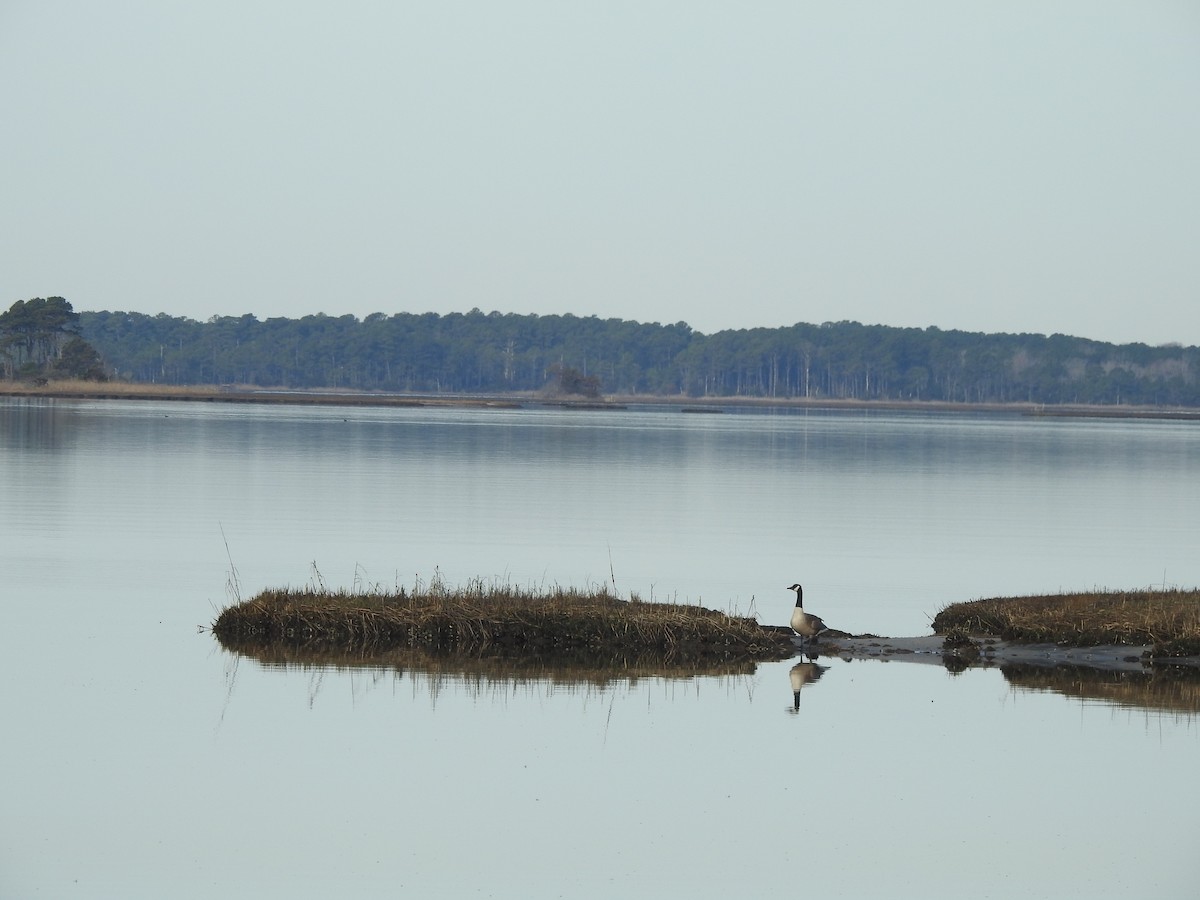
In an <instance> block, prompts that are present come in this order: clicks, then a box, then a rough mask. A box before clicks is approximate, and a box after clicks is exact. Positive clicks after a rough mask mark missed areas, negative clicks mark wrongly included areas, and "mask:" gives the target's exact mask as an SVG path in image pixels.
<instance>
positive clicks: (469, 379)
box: [0, 297, 1200, 407]
mask: <svg viewBox="0 0 1200 900" xmlns="http://www.w3.org/2000/svg"><path fill="white" fill-rule="evenodd" d="M0 362H2V363H3V364H4V376H5V378H6V379H7V380H9V381H27V382H38V381H45V380H46V379H55V378H83V379H89V380H101V379H104V378H108V379H112V380H116V381H121V382H126V383H131V384H141V385H158V386H175V387H186V386H194V385H222V386H226V387H244V386H264V387H276V388H285V389H291V390H336V391H364V392H391V393H408V394H435V395H452V394H497V395H502V394H519V393H530V392H540V391H546V390H547V389H549V390H551V391H554V392H556V393H558V394H562V395H582V396H586V397H593V398H595V397H599V396H601V395H606V396H675V397H688V398H742V399H746V400H750V399H756V398H758V399H766V400H777V401H786V400H803V401H844V402H875V403H879V402H885V403H887V402H899V403H908V402H924V403H952V404H1039V405H1040V404H1045V405H1056V406H1058V405H1066V404H1076V405H1102V406H1104V405H1108V406H1152V407H1200V377H1198V376H1200V347H1196V346H1183V345H1180V344H1170V345H1164V346H1159V347H1150V346H1147V345H1145V344H1109V343H1104V342H1101V341H1093V340H1089V339H1087V338H1080V337H1070V336H1067V335H1061V334H1056V335H1051V336H1046V335H1041V334H983V333H976V332H965V331H946V330H942V329H939V328H933V327H930V328H923V329H922V328H896V327H890V326H884V325H862V324H859V323H857V322H826V323H823V324H820V325H813V324H807V323H803V322H800V323H797V324H795V325H791V326H787V327H781V328H752V329H743V330H736V331H721V332H716V333H714V334H708V335H706V334H702V333H700V332H698V331H694V330H693V329H692V328H691V327H690V326H688V325H687V323H685V322H676V323H674V324H669V325H662V324H659V323H657V322H652V323H640V322H633V321H628V320H622V319H600V318H597V317H595V316H585V317H580V316H574V315H569V314H566V315H545V316H538V315H517V314H512V313H508V314H502V313H498V312H491V313H484V312H481V311H479V310H477V309H476V310H471V311H470V312H468V313H450V314H447V315H439V314H437V313H423V314H416V313H396V314H394V315H385V314H383V313H374V314H372V315H369V316H367V317H366V318H363V319H359V318H357V317H355V316H352V315H345V316H336V317H335V316H327V315H311V316H304V317H302V318H297V319H291V318H271V319H266V320H259V319H258V318H257V317H255V316H253V315H249V314H247V315H242V316H213V317H212V318H210V319H208V320H207V321H204V322H200V321H196V320H194V319H189V318H185V317H179V316H169V315H166V314H162V313H160V314H158V315H149V314H146V313H138V312H108V311H102V312H82V313H76V312H75V311H74V310H73V309H72V308H71V305H70V303H68V302H67V301H66V300H64V299H63V298H61V297H52V298H49V299H48V300H43V299H40V298H38V299H35V300H30V301H18V302H17V303H16V304H14V305H13V307H12V308H11V309H10V310H9V311H8V312H6V313H3V314H0Z"/></svg>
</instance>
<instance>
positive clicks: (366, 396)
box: [0, 380, 1200, 421]
mask: <svg viewBox="0 0 1200 900" xmlns="http://www.w3.org/2000/svg"><path fill="white" fill-rule="evenodd" d="M0 397H28V398H46V399H64V400H147V401H179V402H201V403H260V404H291V405H312V406H346V407H397V408H412V407H435V408H436V407H451V408H459V409H522V408H525V407H544V406H554V407H563V408H568V409H579V410H611V409H627V408H636V407H639V406H654V407H661V406H675V407H679V409H680V411H681V412H685V413H698V412H703V413H720V412H724V411H726V410H738V409H827V410H843V411H847V410H863V411H867V410H889V411H911V412H939V413H956V412H957V413H977V412H999V413H1012V414H1017V415H1026V416H1045V417H1067V418H1075V417H1080V418H1082V417H1089V418H1122V419H1168V420H1181V421H1200V409H1195V408H1191V407H1167V406H1133V405H1117V406H1112V405H1089V404H1070V403H1063V404H1053V405H1048V404H1041V403H968V402H951V401H940V400H851V399H837V398H828V397H824V398H804V397H751V396H743V397H690V396H683V395H654V394H637V395H607V396H604V397H600V398H593V397H585V396H582V395H575V394H561V393H554V392H531V391H523V392H522V391H516V392H511V393H481V394H451V393H442V394H429V393H387V392H382V391H354V390H334V389H312V390H289V389H282V388H278V389H276V388H263V387H252V386H247V385H236V386H235V385H163V384H141V383H133V382H121V381H104V382H97V381H84V380H51V381H48V382H46V383H45V384H31V383H29V382H21V381H0Z"/></svg>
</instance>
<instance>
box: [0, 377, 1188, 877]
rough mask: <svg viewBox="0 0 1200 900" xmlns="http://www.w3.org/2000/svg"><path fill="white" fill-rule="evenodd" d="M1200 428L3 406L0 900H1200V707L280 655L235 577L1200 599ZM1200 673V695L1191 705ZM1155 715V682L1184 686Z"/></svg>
mask: <svg viewBox="0 0 1200 900" xmlns="http://www.w3.org/2000/svg"><path fill="white" fill-rule="evenodd" d="M1197 510H1200V427H1197V423H1188V422H1155V421H1136V422H1129V421H1119V420H1066V419H1061V420H1060V419H1035V418H1025V417H1018V416H986V415H944V414H941V415H939V414H930V415H924V414H917V413H912V414H899V413H880V412H865V413H864V412H856V413H836V412H819V413H818V412H808V413H795V412H789V413H766V412H763V413H737V414H727V415H681V414H680V413H679V412H678V410H676V409H669V408H662V409H657V410H655V409H644V410H629V411H587V412H583V411H572V410H562V409H541V408H530V409H521V410H450V409H408V410H395V409H341V408H339V409H330V408H313V407H305V406H281V407H276V406H235V405H221V404H191V403H170V402H163V403H151V402H112V401H110V402H86V401H31V400H21V399H5V400H0V511H2V515H0V572H2V573H3V587H2V588H0V591H2V593H0V598H2V599H0V609H2V610H3V616H4V629H3V631H2V632H0V667H2V668H3V675H4V684H5V687H4V689H3V690H2V691H0V724H2V727H3V734H4V738H3V740H2V741H0V765H2V766H3V771H4V772H5V773H6V777H5V779H4V786H3V788H2V789H0V790H2V793H0V897H5V898H7V897H54V898H61V897H87V898H110V897H111V898H139V897H147V898H149V897H154V898H161V897H174V898H187V897H288V898H306V897H324V896H327V895H329V894H332V893H335V892H336V893H338V894H342V895H346V896H355V897H397V896H409V895H411V896H438V897H441V896H445V897H613V896H621V897H637V896H686V897H723V898H724V897H731V896H748V895H762V894H767V893H780V892H788V893H789V894H791V893H795V894H799V895H809V896H824V897H861V896H888V897H919V898H923V900H931V898H939V897H960V896H963V895H968V896H981V897H1005V898H1010V897H1055V898H1068V897H1080V898H1083V897H1086V898H1103V897H1125V898H1128V897H1131V896H1134V897H1136V896H1154V897H1158V898H1172V897H1179V898H1183V897H1195V896H1197V891H1198V883H1200V864H1198V863H1197V862H1196V856H1195V847H1196V845H1197V839H1198V838H1200V824H1198V823H1197V820H1196V816H1195V810H1196V808H1197V801H1198V800H1200V796H1198V795H1200V775H1198V770H1197V761H1198V760H1200V718H1198V710H1197V706H1198V704H1197V702H1196V701H1195V694H1194V693H1191V692H1189V691H1188V690H1186V689H1185V690H1183V691H1182V692H1180V691H1178V690H1174V689H1172V688H1166V689H1163V688H1161V687H1160V688H1158V689H1155V690H1152V691H1149V692H1144V693H1139V690H1140V689H1139V688H1137V687H1134V688H1132V689H1131V688H1129V687H1128V686H1127V685H1123V684H1120V683H1116V684H1114V683H1105V682H1103V681H1101V682H1096V683H1092V682H1087V681H1086V679H1082V678H1068V679H1065V680H1064V681H1062V682H1061V683H1052V684H1045V683H1041V682H1039V681H1037V679H1036V678H1035V679H1034V680H1032V681H1030V680H1026V681H1021V680H1020V679H1008V678H1006V677H1005V676H1004V675H1002V674H1001V673H1000V672H999V671H998V670H970V671H967V672H965V673H962V674H960V675H957V676H954V675H951V674H949V673H948V672H947V671H946V670H945V669H943V668H942V667H940V666H937V665H919V664H909V663H903V662H892V663H881V662H871V661H868V662H854V663H844V662H841V661H840V660H836V659H835V660H832V661H830V660H821V663H822V664H823V665H826V666H827V668H826V669H825V670H824V671H823V673H822V674H821V677H820V680H819V681H813V682H810V683H808V684H807V685H806V686H805V687H804V688H803V690H802V691H801V695H800V699H799V705H798V708H794V703H793V700H794V697H793V692H792V684H791V679H790V677H789V676H790V673H791V670H792V668H793V666H795V665H796V664H797V663H798V662H799V661H800V660H798V659H794V660H788V661H785V662H781V663H771V664H766V665H760V666H758V667H756V668H752V669H746V670H739V671H733V672H725V673H722V674H698V675H691V676H687V675H679V674H675V675H667V674H666V673H654V672H650V673H638V674H637V675H636V677H619V676H613V675H609V676H606V677H591V678H588V677H582V676H579V675H572V674H559V675H555V674H554V673H546V674H537V673H534V674H531V673H528V672H524V673H522V672H511V673H510V672H506V671H504V670H501V669H493V668H488V667H477V668H475V669H465V670H461V671H456V670H453V669H442V668H438V667H431V666H428V665H424V666H423V665H422V664H420V663H419V662H412V661H404V662H399V661H396V660H392V661H390V662H388V663H387V664H380V665H370V664H357V665H352V664H350V662H349V661H345V660H343V661H326V662H324V663H322V662H317V661H304V660H291V661H286V660H262V661H260V660H255V659H250V658H244V657H238V656H234V655H232V654H230V653H227V652H226V651H224V650H222V649H221V648H220V647H219V646H218V645H217V644H216V642H215V641H214V640H213V638H212V637H211V635H209V634H207V633H205V632H203V631H202V630H201V626H207V625H208V624H209V623H211V621H212V620H213V619H214V618H215V617H216V614H217V612H218V611H219V610H220V608H221V607H222V606H223V605H225V604H227V603H228V602H229V601H230V599H231V597H232V596H234V595H237V594H240V595H241V596H249V595H250V594H252V593H254V592H255V591H257V590H259V589H261V588H264V587H271V586H281V585H285V584H290V585H303V584H309V583H313V584H326V585H328V586H330V587H346V588H350V587H371V586H381V587H385V588H390V587H393V586H396V585H404V586H408V587H411V586H412V585H413V584H414V583H415V582H416V581H418V580H421V581H426V582H427V581H429V580H430V579H432V578H441V579H443V580H444V581H446V582H448V583H450V584H452V585H453V584H457V583H462V582H465V581H467V580H468V579H471V578H475V577H482V578H484V579H486V580H500V581H505V582H512V583H515V584H519V585H533V586H547V585H554V584H561V585H570V586H586V585H588V584H598V583H609V584H612V583H613V582H615V584H616V588H617V590H618V591H619V592H621V593H622V594H629V593H631V592H636V593H638V594H639V595H640V596H642V598H643V599H647V600H649V599H654V600H675V601H680V602H696V603H703V604H704V605H706V606H711V607H715V608H719V609H728V610H730V611H735V612H740V613H750V614H753V615H756V616H757V617H758V618H759V620H760V621H762V622H765V623H772V624H785V623H786V622H787V619H788V615H789V614H790V603H789V601H790V600H792V595H791V594H790V593H789V592H788V591H787V590H786V587H787V586H788V585H790V584H792V583H793V582H795V581H800V582H802V583H803V584H804V586H805V599H806V605H807V606H808V607H810V608H811V610H812V611H813V612H816V613H817V614H819V615H821V616H822V617H823V618H825V620H826V622H828V623H829V624H830V625H832V626H834V627H837V628H841V629H844V630H847V631H852V632H867V631H869V632H874V633H877V634H886V635H913V634H925V633H928V630H929V629H928V623H929V621H930V619H931V618H932V616H933V615H934V614H936V612H937V611H938V610H939V609H941V608H942V607H943V606H945V605H946V604H948V603H951V602H954V601H958V600H967V599H973V598H977V597H985V596H1004V595H1015V594H1023V593H1035V592H1037V593H1041V592H1054V591H1058V590H1060V589H1061V590H1076V589H1091V588H1094V587H1108V588H1138V587H1146V586H1149V585H1153V586H1155V587H1159V586H1162V585H1164V584H1165V585H1167V586H1171V585H1179V586H1187V587H1190V586H1194V585H1196V584H1197V583H1200V554H1198V553H1197V550H1196V548H1197V547H1198V546H1200V541H1198V538H1200V533H1198V532H1200V528H1198V516H1197ZM1193 690H1194V688H1193ZM1164 698H1165V699H1164Z"/></svg>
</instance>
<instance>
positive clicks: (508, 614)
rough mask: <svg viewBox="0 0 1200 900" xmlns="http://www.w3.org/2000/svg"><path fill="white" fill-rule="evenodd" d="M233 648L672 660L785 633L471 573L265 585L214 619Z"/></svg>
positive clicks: (745, 621) (781, 653) (748, 646)
mask: <svg viewBox="0 0 1200 900" xmlns="http://www.w3.org/2000/svg"><path fill="white" fill-rule="evenodd" d="M213 632H214V634H215V635H216V636H217V638H218V639H219V640H220V641H221V642H222V643H223V644H225V645H226V646H228V647H230V648H232V649H239V648H243V647H249V646H252V645H260V646H261V645H270V644H294V645H300V646H304V647H309V648H322V647H329V648H342V649H351V650H354V651H368V652H372V653H377V652H380V651H384V650H389V649H394V648H405V647H407V648H420V649H423V650H425V651H427V652H430V653H436V654H444V653H475V654H480V653H483V654H493V655H504V654H527V655H534V656H536V655H551V654H553V655H561V654H574V655H577V656H579V655H583V656H587V655H589V654H592V655H594V654H602V655H605V656H609V657H613V656H615V657H629V658H641V657H645V656H647V655H651V656H653V657H654V658H656V659H661V660H673V661H696V660H728V659H739V658H741V659H783V658H786V657H788V656H790V655H791V654H792V652H793V648H792V644H791V640H790V639H789V638H788V637H787V636H786V635H782V634H778V633H775V632H773V631H771V630H768V629H764V628H762V627H761V626H760V625H759V624H758V623H757V622H756V621H754V620H753V619H750V618H744V617H740V616H730V615H727V614H725V613H723V612H718V611H716V610H711V609H705V608H703V607H700V606H686V605H680V604H665V603H640V602H636V601H635V602H630V601H625V600H622V599H620V598H618V597H617V596H616V595H615V594H613V593H611V592H609V591H608V590H607V589H605V588H599V589H596V590H591V591H578V590H575V589H558V588H556V589H552V590H547V591H537V590H525V589H520V588H514V587H511V586H487V585H484V584H483V583H482V582H478V581H476V582H473V583H471V584H470V585H468V586H467V587H466V588H462V589H454V590H452V589H448V588H446V587H444V586H442V585H439V584H437V583H434V584H433V585H431V586H429V587H428V588H426V589H422V590H414V591H413V592H409V591H406V590H404V589H403V588H401V589H399V590H398V591H396V592H391V593H383V592H368V593H350V592H346V591H327V590H312V589H303V590H293V589H282V590H266V591H263V592H262V593H260V594H258V595H257V596H255V597H253V598H251V599H249V600H246V601H242V602H240V603H235V604H234V605H233V606H230V607H228V608H227V609H225V610H224V611H222V612H221V614H220V616H218V618H217V620H216V622H214V623H213Z"/></svg>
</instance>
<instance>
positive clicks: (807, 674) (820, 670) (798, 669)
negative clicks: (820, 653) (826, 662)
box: [789, 662, 829, 713]
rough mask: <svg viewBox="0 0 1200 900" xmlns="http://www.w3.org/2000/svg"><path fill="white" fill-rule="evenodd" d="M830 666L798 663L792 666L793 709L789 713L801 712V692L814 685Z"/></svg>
mask: <svg viewBox="0 0 1200 900" xmlns="http://www.w3.org/2000/svg"><path fill="white" fill-rule="evenodd" d="M828 669H829V666H819V665H817V664H816V663H815V662H802V663H796V665H794V666H792V671H791V672H790V673H789V677H790V678H791V681H792V708H791V709H790V710H789V712H792V713H798V712H799V711H800V691H802V690H803V689H804V686H805V685H806V684H812V683H813V682H814V681H817V680H818V679H820V677H821V676H822V675H824V674H825V672H826V671H828Z"/></svg>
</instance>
